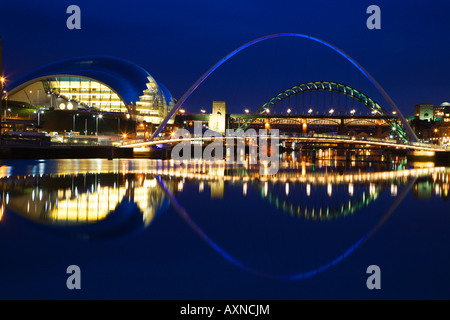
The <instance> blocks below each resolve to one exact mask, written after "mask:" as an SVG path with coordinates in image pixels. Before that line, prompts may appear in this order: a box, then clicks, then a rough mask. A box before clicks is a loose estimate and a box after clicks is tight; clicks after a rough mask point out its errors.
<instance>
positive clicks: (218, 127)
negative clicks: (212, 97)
mask: <svg viewBox="0 0 450 320" xmlns="http://www.w3.org/2000/svg"><path fill="white" fill-rule="evenodd" d="M212 109H213V111H212V113H211V115H210V117H209V129H211V130H213V131H217V132H220V133H221V134H225V130H226V123H227V104H226V102H224V101H213V108H212Z"/></svg>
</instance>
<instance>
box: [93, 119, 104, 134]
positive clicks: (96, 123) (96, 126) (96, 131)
mask: <svg viewBox="0 0 450 320" xmlns="http://www.w3.org/2000/svg"><path fill="white" fill-rule="evenodd" d="M93 117H94V118H95V135H96V136H98V119H102V118H103V115H102V114H99V115H93Z"/></svg>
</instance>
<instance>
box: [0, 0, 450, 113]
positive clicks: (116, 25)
mask: <svg viewBox="0 0 450 320" xmlns="http://www.w3.org/2000/svg"><path fill="white" fill-rule="evenodd" d="M105 4H106V2H103V1H98V2H96V3H87V2H85V1H79V2H78V3H77V5H78V6H79V7H80V9H81V30H69V29H67V27H66V19H67V18H68V17H69V15H68V14H67V13H66V8H67V7H68V6H69V3H60V2H53V1H47V2H46V3H45V5H43V6H39V7H35V6H36V5H35V4H33V3H27V2H26V1H24V2H23V6H18V5H17V4H8V3H7V4H5V5H4V10H2V16H1V18H2V19H1V20H0V21H1V22H0V27H1V30H2V31H3V32H2V34H1V36H2V41H3V47H4V53H3V60H4V63H3V69H4V73H5V75H6V76H7V78H8V80H15V79H17V78H19V77H20V76H22V75H24V74H26V73H27V72H29V71H32V70H34V69H36V68H38V67H41V66H43V65H45V64H48V63H51V62H54V61H58V60H62V59H66V58H70V57H77V56H86V55H91V54H92V55H97V54H102V55H110V56H116V57H119V58H124V59H127V60H130V61H133V62H135V63H137V64H138V65H141V66H142V67H143V68H144V69H146V70H147V71H148V72H149V73H150V74H151V75H152V76H154V77H155V78H157V79H159V80H160V81H162V82H163V83H165V84H166V85H167V87H168V89H169V90H170V91H171V93H172V95H173V96H174V97H175V98H177V99H178V98H180V97H181V95H182V94H183V93H184V92H185V91H186V90H187V89H188V88H189V87H190V86H191V85H192V83H194V82H195V81H196V80H197V79H198V78H199V77H200V76H201V74H203V73H204V72H205V71H206V70H207V69H208V68H209V67H211V66H212V65H213V64H215V63H216V62H217V61H218V60H220V59H221V58H222V57H223V56H225V55H226V54H228V53H229V52H230V51H232V50H234V49H236V48H237V47H238V46H240V45H242V44H244V43H245V42H248V41H250V40H253V39H254V38H257V37H259V36H263V35H266V34H270V33H277V32H286V31H287V32H298V33H304V34H309V35H312V36H316V37H319V38H321V39H323V40H325V41H327V42H330V43H332V44H333V45H336V46H337V47H338V48H339V49H341V50H343V51H344V52H345V53H347V54H348V55H350V56H351V57H352V58H353V59H355V60H356V61H358V62H359V63H360V64H361V65H362V66H363V67H364V68H365V69H366V70H367V71H368V72H370V73H371V74H372V75H373V76H374V78H375V79H376V80H377V81H378V82H379V83H380V84H381V86H382V87H383V88H384V89H385V90H386V91H387V93H388V94H389V95H390V96H391V97H392V99H393V100H394V102H395V103H396V104H397V105H398V107H399V108H400V110H401V111H402V112H403V113H404V114H405V115H409V114H412V113H413V108H414V105H415V104H419V103H433V104H435V105H439V104H441V103H442V102H444V101H448V100H450V97H447V92H449V89H450V84H449V83H448V81H446V80H447V74H448V72H450V66H449V65H448V64H446V63H445V61H446V58H445V57H446V56H447V54H448V53H449V51H450V47H449V45H448V44H447V43H446V39H447V38H448V35H447V34H446V29H448V28H446V26H447V25H448V22H446V19H444V18H443V16H442V17H440V15H443V14H444V12H445V11H446V8H447V7H449V5H448V4H444V3H431V4H427V6H426V7H424V6H423V5H422V4H421V3H420V2H419V1H413V2H408V3H403V4H401V3H399V2H396V3H387V2H386V3H385V2H383V1H379V3H377V5H379V6H380V8H381V29H380V30H369V29H368V28H367V27H366V20H367V18H368V17H369V15H368V14H367V13H366V9H367V7H368V6H369V5H370V4H371V3H369V2H366V1H362V2H359V3H358V4H351V3H349V2H346V3H342V2H341V3H340V4H334V3H331V4H327V6H328V7H329V8H328V9H327V10H319V8H317V6H318V5H315V4H295V3H288V2H284V3H279V4H277V5H275V4H273V3H270V2H258V3H256V2H252V1H247V2H240V3H239V5H237V3H227V4H221V3H205V2H201V1H200V2H198V1H197V2H193V3H192V2H191V3H190V4H189V5H188V4H186V3H183V2H177V1H171V2H165V3H154V2H138V1H137V2H136V3H135V5H129V6H127V7H123V6H121V5H119V4H113V3H108V6H106V5H105ZM287 7H289V8H291V9H290V10H286V8H287ZM19 9H20V12H21V16H22V17H24V19H22V21H21V23H20V24H18V23H15V22H14V18H12V17H17V14H15V12H16V11H17V10H19ZM331 9H332V10H331ZM274 10H275V11H274ZM277 11H278V12H277ZM8 12H9V13H10V14H7V15H6V13H8ZM269 16H270V17H271V19H268V17H269ZM187 17H188V18H187ZM418 21H420V23H419V22H418ZM36 24H39V27H40V32H39V34H34V36H33V37H30V38H29V39H27V41H23V39H24V38H26V35H27V34H29V33H30V32H32V31H31V30H32V29H33V25H36ZM12 25H14V28H11V27H10V26H12ZM205 26H208V27H207V28H205ZM148 30H154V32H153V31H148ZM127 35H128V36H127ZM130 35H132V36H130ZM18 39H20V41H19V40H18ZM145 39H148V40H147V41H146V40H145ZM369 43H370V46H369V45H367V44H369ZM361 44H363V45H361ZM33 47H37V48H39V50H36V51H34V52H33V54H30V48H33ZM380 51H381V52H380ZM299 53H300V55H299ZM299 56H300V58H298V57H299ZM155 61H157V63H155ZM318 80H329V81H340V82H341V83H345V84H348V85H351V86H353V87H356V88H358V89H359V90H361V91H362V92H366V93H367V94H368V95H369V96H371V97H372V96H373V97H374V99H375V100H376V101H379V102H380V104H384V103H385V102H384V101H383V99H382V97H379V96H377V94H376V93H374V91H373V89H374V88H373V87H372V86H371V84H370V83H369V82H368V81H367V80H365V79H363V78H362V77H361V76H360V75H359V74H358V73H357V72H356V71H355V70H353V69H352V66H351V65H350V64H349V63H348V62H347V61H345V59H343V58H342V57H339V56H338V55H337V54H335V53H334V52H331V51H330V50H329V49H328V48H323V47H320V46H317V45H315V44H312V43H309V42H308V41H304V40H303V41H302V40H299V39H279V40H278V39H275V40H273V41H272V40H271V41H267V44H261V45H258V46H255V48H254V49H252V50H248V52H244V53H242V54H240V55H239V56H236V58H235V59H232V60H231V61H229V62H227V64H226V65H224V66H222V67H221V68H220V69H219V70H218V71H217V72H216V74H215V75H214V76H213V77H211V79H208V81H206V82H205V83H204V84H202V85H201V86H200V87H199V90H198V94H194V95H193V96H192V97H190V98H189V99H188V100H187V101H186V104H185V107H186V109H187V110H188V111H192V112H199V110H200V109H201V108H205V107H208V108H211V105H212V101H213V100H225V101H227V103H228V105H229V106H230V108H231V111H233V112H238V111H242V110H240V109H243V108H250V109H251V110H252V111H254V110H256V109H257V108H258V107H259V106H261V105H262V104H263V103H264V102H266V101H267V99H270V98H271V97H273V96H274V95H276V94H277V93H279V92H280V91H282V90H284V89H286V88H289V87H291V86H293V85H297V84H300V83H302V82H307V81H318Z"/></svg>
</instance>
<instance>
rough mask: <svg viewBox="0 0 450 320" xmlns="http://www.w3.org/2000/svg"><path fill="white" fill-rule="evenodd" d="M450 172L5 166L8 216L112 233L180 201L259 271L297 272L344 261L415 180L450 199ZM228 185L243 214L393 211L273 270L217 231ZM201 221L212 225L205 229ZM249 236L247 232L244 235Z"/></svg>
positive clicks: (296, 164)
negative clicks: (216, 216)
mask: <svg viewBox="0 0 450 320" xmlns="http://www.w3.org/2000/svg"><path fill="white" fill-rule="evenodd" d="M449 173H450V168H445V167H429V166H425V167H424V168H407V167H406V163H398V164H389V165H387V164H382V163H368V162H365V163H361V162H350V163H349V162H339V161H332V160H324V161H319V162H315V163H311V162H306V161H297V160H296V159H295V158H293V159H290V160H289V161H283V162H282V163H281V165H280V170H279V172H278V173H277V174H275V175H272V176H266V175H264V174H262V175H261V174H260V170H259V166H257V165H246V164H244V165H225V164H224V163H223V162H214V163H210V162H205V161H189V162H176V161H171V160H167V161H162V160H147V159H133V160H127V159H115V160H112V161H109V160H100V159H94V160H54V161H52V160H47V161H32V162H30V161H24V162H21V161H18V162H14V163H11V164H9V163H8V162H5V163H4V165H3V166H1V167H0V198H1V199H0V201H1V203H2V206H1V210H0V217H2V216H4V215H5V211H6V212H11V214H17V215H19V216H20V217H22V218H25V219H26V220H29V221H30V222H32V223H34V224H36V225H37V226H39V225H41V226H45V227H48V226H51V227H52V228H56V229H57V230H58V228H60V229H61V232H59V234H60V235H74V233H75V235H76V237H77V238H82V239H86V240H88V239H91V240H94V239H111V238H114V237H117V236H119V235H124V234H127V233H130V234H131V233H136V232H143V231H144V230H145V229H147V228H148V227H149V226H150V225H151V223H152V221H153V220H154V219H156V218H157V217H158V216H159V215H161V214H164V213H165V211H167V209H168V206H169V202H170V203H171V205H172V208H174V209H175V210H176V211H178V213H179V214H180V215H181V216H182V218H183V219H184V221H185V222H186V223H187V224H188V225H189V226H190V227H191V228H192V229H193V230H194V231H195V232H196V233H197V235H199V236H200V237H201V238H202V239H203V240H204V241H205V242H206V243H208V245H210V246H211V247H212V248H213V249H214V250H215V251H217V252H218V253H219V254H220V255H222V257H223V258H224V259H226V260H228V261H229V262H231V263H233V264H235V265H237V266H239V267H241V268H242V269H245V270H247V271H251V272H253V273H256V274H259V275H263V276H271V277H275V278H281V279H287V280H293V279H303V278H307V277H310V276H313V275H316V274H317V273H320V272H323V271H325V270H327V269H328V268H329V267H330V266H332V265H335V264H336V263H338V262H340V261H341V260H342V259H343V258H344V257H346V256H347V255H349V254H350V253H351V252H352V251H354V250H355V249H356V248H358V247H359V246H360V245H361V244H362V243H364V242H365V241H366V240H367V239H368V238H369V237H370V236H371V235H372V234H373V233H374V232H375V231H376V230H377V229H378V228H379V227H380V226H381V225H382V223H383V222H384V221H385V220H386V219H387V218H388V217H389V215H390V214H391V213H392V212H393V211H394V210H395V208H396V206H398V204H399V203H398V202H400V201H401V200H402V199H403V197H404V196H405V194H406V193H408V192H409V191H410V190H411V189H412V193H413V196H414V197H415V198H417V199H423V200H427V199H428V200H429V199H430V198H431V197H440V198H442V199H444V200H447V199H448V196H449V194H448V193H449V181H448V176H449ZM228 193H230V194H232V195H233V200H232V201H234V202H235V204H236V208H237V209H235V211H239V210H240V209H239V208H244V209H242V210H244V212H240V213H239V212H238V213H239V214H244V213H246V212H248V210H251V209H249V208H252V204H251V203H254V202H255V201H257V202H258V203H260V205H259V207H258V210H262V211H265V212H261V215H262V214H264V213H271V214H272V213H276V214H278V215H282V216H284V217H286V218H289V219H296V220H299V221H300V220H303V221H319V222H321V221H322V222H323V223H326V222H327V221H334V220H337V221H340V220H343V219H345V218H347V217H351V216H354V215H360V214H364V212H365V209H366V208H369V207H370V206H371V205H372V204H374V203H376V202H377V201H386V199H390V200H389V201H390V202H391V205H389V206H387V207H386V212H385V213H384V215H383V214H382V213H381V214H380V216H379V217H378V219H379V221H378V220H377V221H378V222H377V221H374V220H370V222H371V223H372V224H371V225H365V226H364V227H365V230H362V228H361V230H356V231H355V230H352V229H351V228H350V229H351V230H350V231H349V230H342V231H341V233H342V234H348V233H351V232H353V233H354V234H352V241H342V245H341V246H340V247H339V248H338V249H336V250H331V249H330V250H329V252H327V251H326V250H324V248H325V247H326V246H327V243H326V241H329V240H324V242H323V243H319V244H315V245H316V246H317V250H316V251H317V252H325V253H327V255H328V256H327V258H317V257H316V258H315V261H313V263H311V264H307V265H306V266H305V265H302V266H303V272H300V273H299V272H296V269H295V267H293V268H288V269H289V272H284V271H281V272H279V270H276V271H277V272H273V273H270V272H263V271H261V270H262V269H264V268H263V267H261V266H258V267H250V265H252V263H251V262H249V261H246V262H243V260H245V259H247V258H248V257H246V256H239V254H238V255H237V256H234V255H233V249H235V248H236V246H243V247H245V245H246V244H243V242H245V241H242V240H240V241H236V240H233V241H235V242H236V243H238V244H237V245H231V244H230V243H228V242H230V239H224V238H221V237H220V236H219V235H218V236H217V237H218V238H219V239H221V240H222V242H221V244H222V245H223V246H221V245H219V242H220V240H218V241H215V240H213V238H215V236H216V234H217V229H215V228H216V226H214V221H213V220H212V218H211V216H210V213H209V212H205V210H206V209H205V208H211V206H210V205H209V206H205V205H208V204H214V205H215V206H216V207H217V206H224V207H225V206H226V205H229V199H230V197H229V196H228ZM208 199H209V200H208ZM379 199H382V200H379ZM249 202H250V203H249ZM245 208H247V209H245ZM218 210H219V211H220V209H218ZM245 210H247V211H245ZM229 213H230V216H232V217H233V218H232V219H240V218H244V217H243V215H241V216H240V217H237V218H236V212H231V211H229ZM197 221H200V224H198V223H197ZM374 222H375V223H374ZM0 223H1V221H0ZM238 223H239V222H238ZM277 223H278V222H277V220H276V219H274V220H273V226H271V227H273V228H275V229H276V228H277ZM200 225H202V226H203V227H205V226H206V227H205V228H203V229H202V227H200ZM291 225H292V226H293V227H295V228H301V227H304V226H303V225H300V224H299V225H296V224H294V223H291ZM83 226H101V229H100V231H99V230H98V229H82V227H83ZM211 226H212V227H211ZM318 226H326V225H314V226H311V225H308V228H317V227H318ZM67 227H70V228H72V229H67ZM77 227H80V229H77ZM262 227H264V226H262ZM262 227H261V230H264V229H263V228H262ZM353 229H354V228H353ZM54 230H55V229H52V231H54ZM74 230H75V231H74ZM279 232H280V234H282V233H283V232H285V231H284V230H279ZM286 232H288V231H286ZM291 232H292V231H291ZM297 232H301V230H297ZM318 232H321V231H320V230H319V231H318ZM335 232H336V231H335ZM261 233H262V235H257V236H261V237H264V234H263V233H264V231H261ZM244 234H245V233H244ZM244 238H245V235H244V236H242V239H244ZM233 241H231V242H233ZM254 241H255V243H256V242H257V241H258V240H254ZM333 241H334V240H333ZM251 250H253V249H252V247H251V244H250V245H249V251H251ZM293 264H294V263H293ZM292 270H295V271H292ZM275 274H281V276H276V275H275Z"/></svg>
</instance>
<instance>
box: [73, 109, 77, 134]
mask: <svg viewBox="0 0 450 320" xmlns="http://www.w3.org/2000/svg"><path fill="white" fill-rule="evenodd" d="M75 117H78V113H77V114H73V129H72V132H75Z"/></svg>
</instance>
